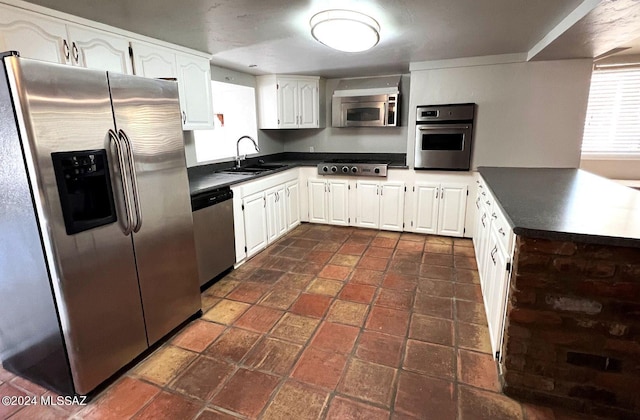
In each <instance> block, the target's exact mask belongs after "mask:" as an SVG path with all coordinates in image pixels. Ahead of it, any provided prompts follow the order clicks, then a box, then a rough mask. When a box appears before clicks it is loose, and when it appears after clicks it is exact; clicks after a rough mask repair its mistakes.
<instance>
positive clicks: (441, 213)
mask: <svg viewBox="0 0 640 420" xmlns="http://www.w3.org/2000/svg"><path fill="white" fill-rule="evenodd" d="M467 188H468V187H467V185H466V184H456V183H451V184H442V185H441V188H440V203H439V204H440V205H439V209H438V235H445V236H459V237H462V235H464V217H465V214H466V209H467Z"/></svg>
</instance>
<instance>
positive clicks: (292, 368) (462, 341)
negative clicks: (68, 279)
mask: <svg viewBox="0 0 640 420" xmlns="http://www.w3.org/2000/svg"><path fill="white" fill-rule="evenodd" d="M202 299H203V310H204V315H203V317H202V318H201V319H199V320H196V321H193V322H191V323H190V324H189V325H188V326H187V327H186V328H185V329H183V330H182V331H181V332H180V333H179V334H178V335H177V336H175V337H173V338H171V339H170V340H168V342H167V343H165V344H164V345H163V346H162V347H160V348H159V349H158V350H156V351H155V352H154V353H153V354H151V355H150V356H149V357H148V358H147V359H145V360H144V361H143V362H142V363H140V364H139V365H137V366H135V367H133V368H132V369H131V370H130V371H129V372H128V373H127V374H126V375H124V376H123V377H122V378H120V379H118V380H117V381H116V382H115V383H114V384H113V385H111V386H110V387H108V388H107V389H106V390H105V391H103V392H102V393H101V394H100V395H98V396H97V397H96V398H95V399H94V400H93V401H92V402H91V403H90V404H89V405H88V406H86V407H66V409H65V408H64V407H62V408H61V407H57V408H51V407H49V408H46V407H42V406H32V407H24V408H21V409H20V408H17V407H5V406H0V417H2V418H6V417H11V418H12V419H36V418H38V419H45V418H46V419H63V418H76V419H84V418H87V419H99V418H100V419H102V418H113V419H124V418H130V417H135V418H138V419H140V418H149V419H159V418H162V419H191V418H198V419H235V418H262V419H294V420H303V419H317V418H325V419H345V420H347V419H366V420H371V419H438V420H446V419H525V420H533V419H562V418H565V419H569V418H576V419H578V418H581V419H583V418H585V417H584V416H581V415H571V414H569V413H563V412H560V411H557V410H552V409H549V408H544V407H538V406H533V405H529V404H521V403H519V402H517V401H514V400H512V399H510V398H508V397H505V396H504V395H502V394H500V393H499V390H500V386H499V383H498V378H497V371H496V365H495V363H494V362H493V360H492V358H491V355H490V354H489V353H490V345H489V336H488V332H487V326H486V320H485V315H484V308H483V306H482V296H481V293H480V286H479V280H478V274H477V271H476V270H475V262H474V260H473V249H472V244H471V241H470V240H466V239H450V238H443V237H435V236H424V235H416V234H406V233H403V234H399V233H392V232H379V231H374V230H362V229H354V228H339V227H330V226H322V225H308V224H304V225H302V226H300V227H298V228H297V229H295V230H294V231H293V232H291V233H290V234H289V235H287V236H286V237H284V238H282V239H281V240H279V241H278V242H277V243H276V244H274V245H272V246H270V247H269V248H268V249H266V250H265V251H263V252H262V253H260V254H258V255H256V256H255V257H254V258H252V259H251V260H250V261H248V262H247V263H246V264H244V265H243V266H241V267H240V268H238V269H237V270H235V271H233V272H232V273H231V274H229V275H227V276H226V277H225V278H223V279H221V280H220V281H218V282H217V283H216V284H214V285H213V286H212V287H210V288H209V289H208V290H206V291H205V292H204V293H203V295H202ZM45 392H46V391H45V390H43V389H42V388H40V387H38V386H35V385H33V384H31V383H29V382H27V381H25V380H23V379H21V378H17V377H14V376H13V375H11V374H10V373H8V372H6V371H3V370H2V369H0V395H2V396H5V395H36V396H39V395H41V394H44V393H45Z"/></svg>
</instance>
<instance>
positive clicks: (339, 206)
mask: <svg viewBox="0 0 640 420" xmlns="http://www.w3.org/2000/svg"><path fill="white" fill-rule="evenodd" d="M327 192H328V195H329V200H328V204H329V223H331V224H333V225H343V226H348V225H349V183H348V182H347V181H329V182H328V183H327Z"/></svg>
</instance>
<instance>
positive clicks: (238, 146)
mask: <svg viewBox="0 0 640 420" xmlns="http://www.w3.org/2000/svg"><path fill="white" fill-rule="evenodd" d="M242 139H249V140H251V142H252V143H253V147H255V148H256V152H259V151H260V148H259V147H258V143H256V141H255V140H254V139H252V138H251V137H250V136H242V137H240V138H239V139H238V141H237V142H236V168H239V167H240V161H241V160H242V159H241V158H240V140H242ZM244 156H245V157H244V159H246V157H247V155H244Z"/></svg>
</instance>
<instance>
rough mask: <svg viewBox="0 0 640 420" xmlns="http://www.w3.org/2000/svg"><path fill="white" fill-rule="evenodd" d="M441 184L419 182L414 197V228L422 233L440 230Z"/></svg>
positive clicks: (433, 232)
mask: <svg viewBox="0 0 640 420" xmlns="http://www.w3.org/2000/svg"><path fill="white" fill-rule="evenodd" d="M439 187H440V184H435V183H427V182H425V183H418V184H416V185H415V192H414V199H413V203H414V204H413V220H414V226H413V230H414V231H415V232H420V233H430V234H435V233H437V232H438V198H439V195H438V189H439Z"/></svg>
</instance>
